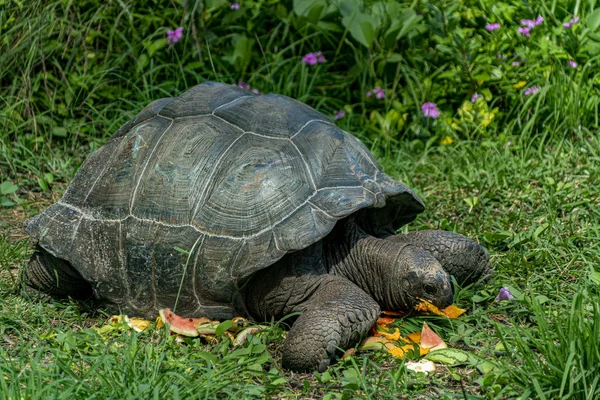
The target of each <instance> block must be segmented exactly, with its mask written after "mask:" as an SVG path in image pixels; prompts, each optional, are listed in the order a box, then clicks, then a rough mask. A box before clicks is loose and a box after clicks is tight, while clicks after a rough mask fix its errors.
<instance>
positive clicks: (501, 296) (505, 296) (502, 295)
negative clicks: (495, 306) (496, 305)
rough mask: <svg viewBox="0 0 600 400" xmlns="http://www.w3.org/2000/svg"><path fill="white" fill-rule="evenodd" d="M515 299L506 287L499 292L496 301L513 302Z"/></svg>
mask: <svg viewBox="0 0 600 400" xmlns="http://www.w3.org/2000/svg"><path fill="white" fill-rule="evenodd" d="M514 298H515V296H513V295H512V293H511V292H510V290H508V288H507V287H506V286H505V287H503V288H502V289H500V292H498V296H496V298H495V299H494V301H503V300H511V299H514Z"/></svg>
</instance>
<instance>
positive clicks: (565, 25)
mask: <svg viewBox="0 0 600 400" xmlns="http://www.w3.org/2000/svg"><path fill="white" fill-rule="evenodd" d="M578 22H579V17H573V18H571V21H569V22H565V23H564V24H563V26H564V27H565V28H567V29H569V28H571V27H572V26H573V25H575V24H576V23H578Z"/></svg>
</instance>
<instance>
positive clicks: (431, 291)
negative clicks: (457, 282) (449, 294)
mask: <svg viewBox="0 0 600 400" xmlns="http://www.w3.org/2000/svg"><path fill="white" fill-rule="evenodd" d="M423 290H424V291H425V293H427V294H430V295H432V296H433V295H436V294H437V288H436V287H435V285H433V284H431V283H426V284H424V285H423Z"/></svg>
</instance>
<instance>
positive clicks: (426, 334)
mask: <svg viewBox="0 0 600 400" xmlns="http://www.w3.org/2000/svg"><path fill="white" fill-rule="evenodd" d="M421 347H422V348H425V349H429V351H435V350H439V349H445V348H447V347H448V345H447V344H446V343H445V342H444V341H443V340H442V338H441V337H439V336H438V334H437V333H435V332H434V331H433V330H432V329H431V328H430V327H429V325H427V322H423V330H422V331H421Z"/></svg>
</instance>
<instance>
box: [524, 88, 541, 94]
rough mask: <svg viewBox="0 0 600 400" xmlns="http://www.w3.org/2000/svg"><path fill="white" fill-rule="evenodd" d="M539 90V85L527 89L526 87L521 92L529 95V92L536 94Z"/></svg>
mask: <svg viewBox="0 0 600 400" xmlns="http://www.w3.org/2000/svg"><path fill="white" fill-rule="evenodd" d="M539 91H540V87H539V86H532V87H530V88H529V89H526V90H525V92H524V93H523V94H524V95H525V96H529V95H530V94H536V93H537V92H539Z"/></svg>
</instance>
